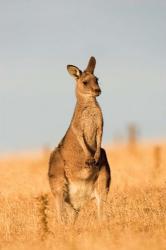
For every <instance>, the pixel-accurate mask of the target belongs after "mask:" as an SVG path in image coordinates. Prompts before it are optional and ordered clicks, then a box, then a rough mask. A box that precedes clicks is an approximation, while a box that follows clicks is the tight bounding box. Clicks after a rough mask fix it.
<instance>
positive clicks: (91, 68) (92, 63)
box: [85, 56, 96, 74]
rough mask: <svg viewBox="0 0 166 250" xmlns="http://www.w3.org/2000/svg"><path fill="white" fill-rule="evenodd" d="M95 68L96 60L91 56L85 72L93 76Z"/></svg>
mask: <svg viewBox="0 0 166 250" xmlns="http://www.w3.org/2000/svg"><path fill="white" fill-rule="evenodd" d="M95 66H96V59H95V58H94V57H93V56H91V58H90V59H89V63H88V66H87V68H86V70H85V71H87V72H89V73H91V74H93V72H94V69H95Z"/></svg>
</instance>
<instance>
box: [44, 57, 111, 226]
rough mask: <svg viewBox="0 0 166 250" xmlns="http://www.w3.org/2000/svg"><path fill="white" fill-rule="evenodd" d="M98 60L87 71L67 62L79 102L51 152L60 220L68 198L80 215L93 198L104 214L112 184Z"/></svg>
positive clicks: (52, 178) (100, 215) (51, 170)
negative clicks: (99, 99) (104, 145)
mask: <svg viewBox="0 0 166 250" xmlns="http://www.w3.org/2000/svg"><path fill="white" fill-rule="evenodd" d="M95 64H96V60H95V58H94V57H91V58H90V60H89V63H88V66H87V68H86V70H85V71H84V72H82V71H81V70H80V69H79V68H77V67H76V66H73V65H68V66H67V69H68V72H69V73H70V74H71V75H72V76H74V78H75V79H76V97H77V103H76V107H75V111H74V115H73V118H72V120H71V123H70V126H69V128H68V130H67V132H66V134H65V136H64V137H63V139H62V140H61V142H60V143H59V145H58V147H57V148H56V149H55V150H54V151H53V152H52V154H51V156H50V161H49V172H48V176H49V183H50V187H51V190H52V193H53V195H54V197H55V203H56V211H57V219H58V221H59V222H62V221H63V211H64V203H65V202H67V203H69V204H70V205H71V207H72V208H73V209H74V211H75V213H76V215H77V214H78V212H79V210H80V209H81V208H82V207H83V205H84V204H85V203H86V201H88V200H90V199H93V198H95V199H96V202H97V207H98V217H99V218H101V217H102V207H103V202H104V201H105V200H106V196H107V193H108V191H109V187H110V167H109V163H108V160H107V156H106V152H105V150H104V149H103V148H101V140H102V133H103V116H102V111H101V108H100V106H99V104H98V102H97V100H96V97H97V96H99V95H100V93H101V90H100V87H99V84H98V79H97V78H96V77H95V75H94V74H93V73H94V68H95Z"/></svg>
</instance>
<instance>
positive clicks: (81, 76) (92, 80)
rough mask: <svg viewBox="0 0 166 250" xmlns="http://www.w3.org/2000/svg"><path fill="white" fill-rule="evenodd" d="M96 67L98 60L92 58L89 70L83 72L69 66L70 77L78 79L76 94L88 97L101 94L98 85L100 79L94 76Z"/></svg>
mask: <svg viewBox="0 0 166 250" xmlns="http://www.w3.org/2000/svg"><path fill="white" fill-rule="evenodd" d="M95 65H96V59H95V58H94V57H91V58H90V60H89V63H88V66H87V68H86V69H85V70H84V71H83V72H82V71H81V70H80V69H79V68H78V67H76V66H73V65H67V70H68V72H69V74H70V75H72V76H73V77H74V78H75V79H76V84H77V85H76V93H77V94H78V95H81V96H84V97H88V96H92V97H96V96H99V95H100V94H101V90H100V87H99V84H98V78H97V77H96V76H95V75H94V74H93V73H94V69H95Z"/></svg>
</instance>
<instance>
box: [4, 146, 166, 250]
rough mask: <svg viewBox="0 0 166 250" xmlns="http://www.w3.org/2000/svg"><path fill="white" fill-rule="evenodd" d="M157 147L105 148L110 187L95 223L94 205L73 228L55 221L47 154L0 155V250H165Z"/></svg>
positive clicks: (165, 201)
mask: <svg viewBox="0 0 166 250" xmlns="http://www.w3.org/2000/svg"><path fill="white" fill-rule="evenodd" d="M159 146H160V149H159V150H158V149H157V150H156V149H155V144H153V143H151V144H149V145H148V144H143V143H142V144H139V145H137V146H136V147H135V148H134V147H129V146H127V145H114V146H113V145H112V146H111V147H107V153H108V157H109V162H110V165H111V168H112V186H111V190H110V193H109V197H108V202H107V203H106V204H105V214H106V219H107V220H106V221H105V222H104V223H102V224H100V225H99V224H98V223H97V221H96V216H95V204H94V203H93V202H89V204H87V206H86V207H85V208H84V209H83V210H82V211H81V213H80V216H79V218H78V221H77V223H76V224H75V225H74V226H71V225H70V224H68V225H65V226H60V225H58V224H57V223H56V218H55V216H54V206H53V197H52V195H51V193H50V189H49V185H48V180H47V169H48V166H47V165H48V164H47V162H48V152H38V153H31V154H30V153H29V154H18V155H8V156H1V157H0V176H1V181H0V249H6V250H8V249H30V248H32V249H34V250H35V249H40V250H42V249H46V250H47V249H58V250H61V249H69V250H72V249H73V250H76V249H81V250H83V249H96V250H98V249H113V250H114V249H116V250H119V249H120V250H122V249H123V250H124V249H129V250H133V249H136V250H137V249H142V250H143V249H152V250H153V249H154V250H156V249H158V250H159V249H160V250H161V249H166V144H164V143H160V144H159ZM67 210H69V208H68V207H67Z"/></svg>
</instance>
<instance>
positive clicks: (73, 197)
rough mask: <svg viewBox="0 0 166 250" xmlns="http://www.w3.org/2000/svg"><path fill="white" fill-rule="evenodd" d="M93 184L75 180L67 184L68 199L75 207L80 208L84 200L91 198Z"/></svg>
mask: <svg viewBox="0 0 166 250" xmlns="http://www.w3.org/2000/svg"><path fill="white" fill-rule="evenodd" d="M93 193H94V185H93V183H91V182H89V183H88V182H86V181H75V182H71V183H70V184H69V200H70V204H71V205H72V206H73V207H74V208H75V209H77V210H78V209H80V208H81V207H82V206H83V205H84V203H85V202H86V201H88V200H89V199H91V198H93V196H94V195H93Z"/></svg>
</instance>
